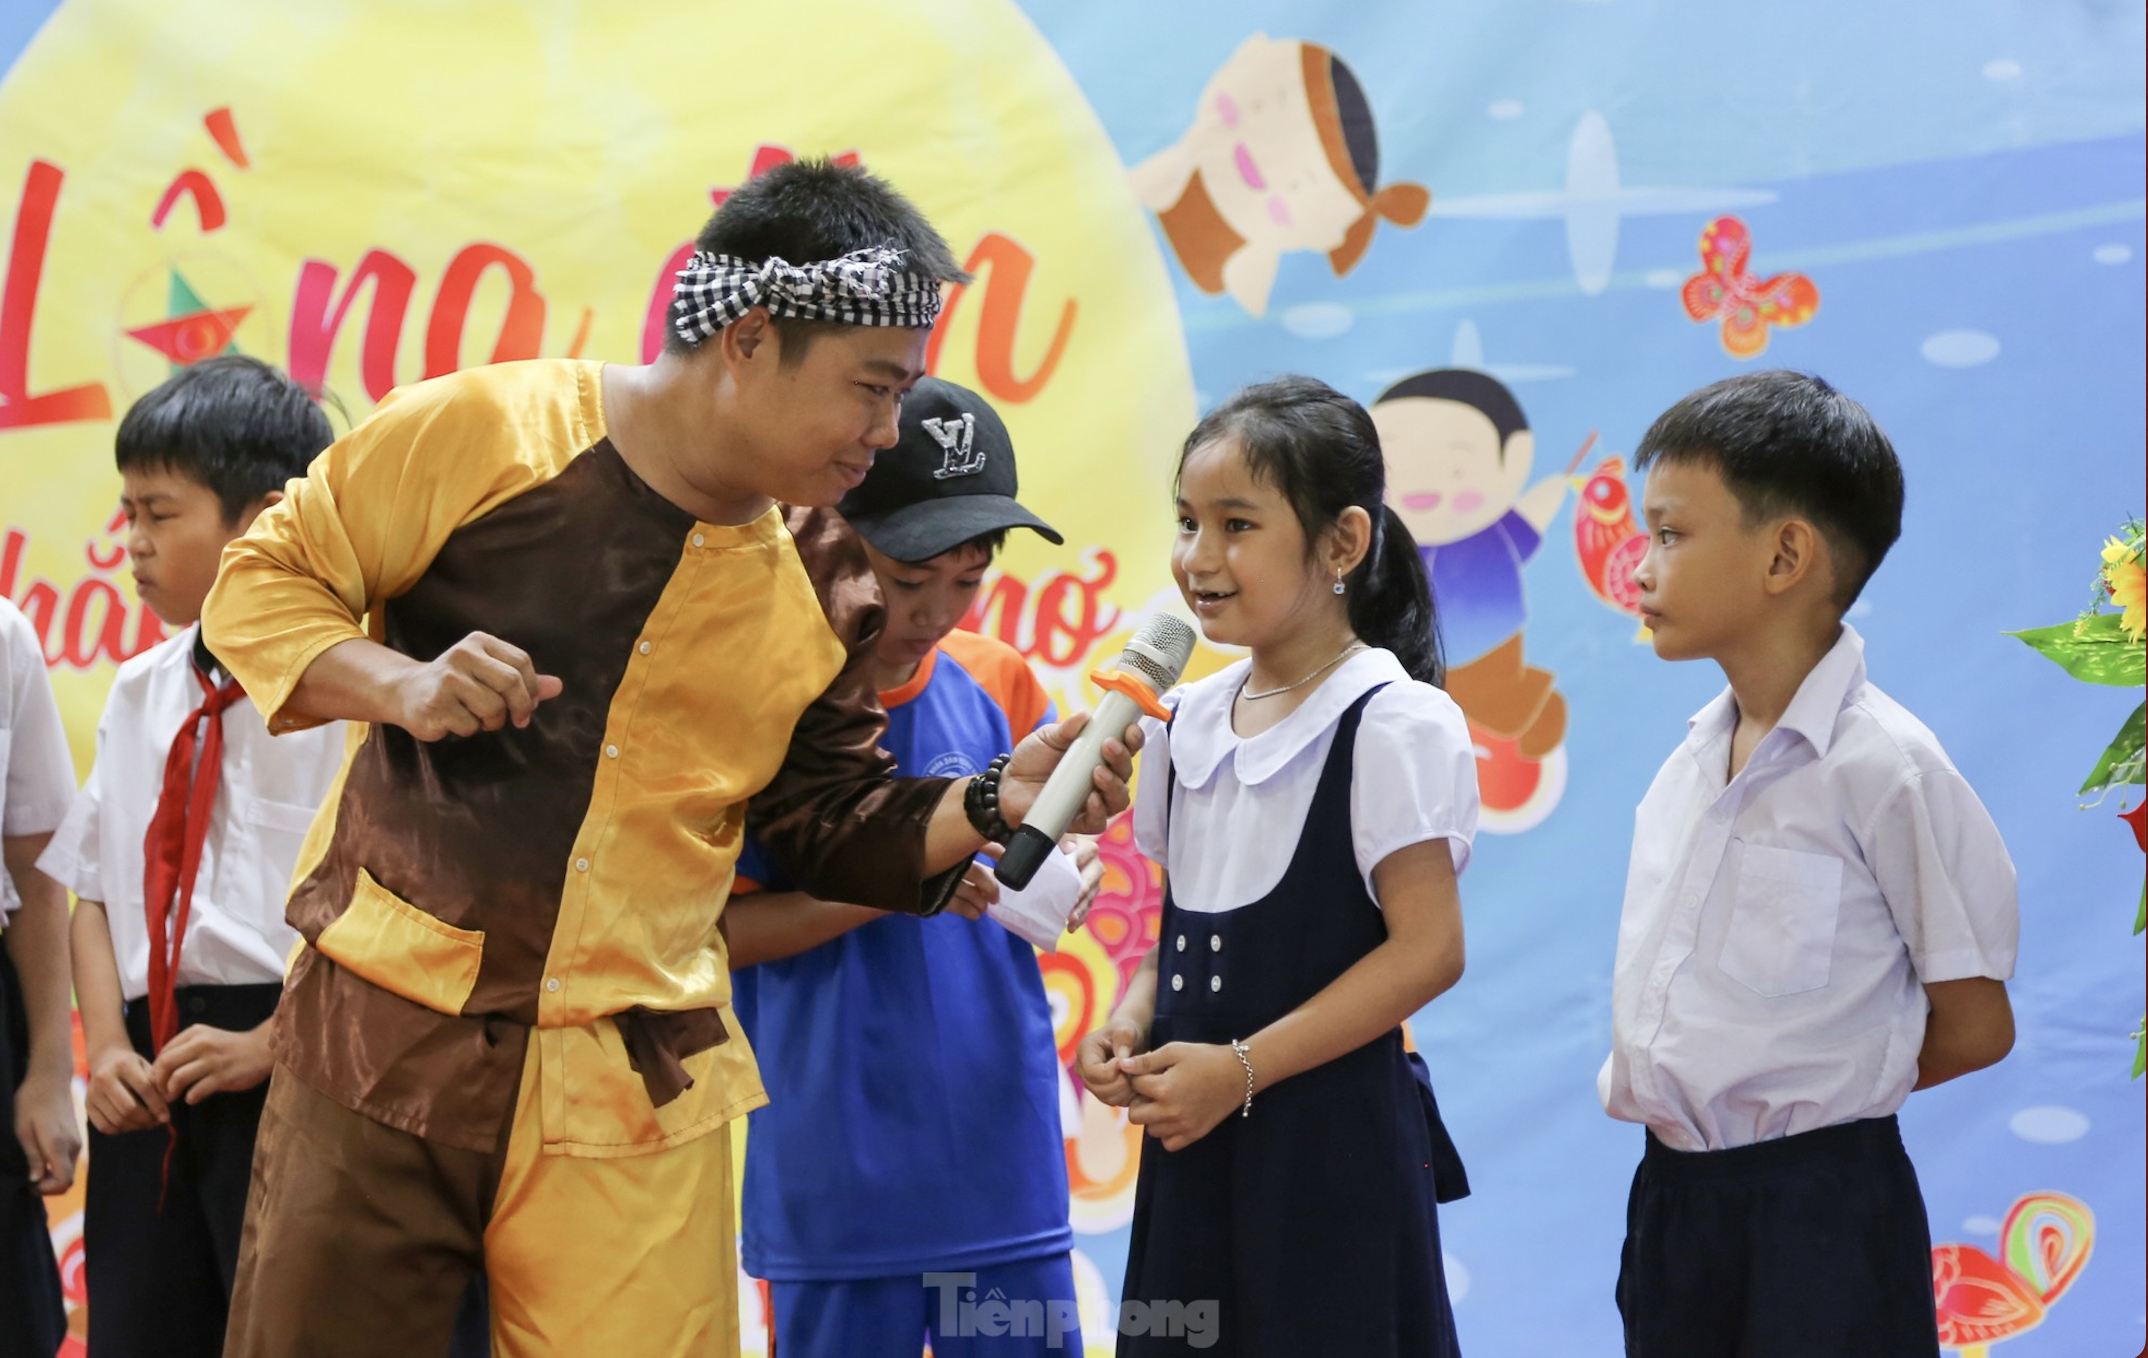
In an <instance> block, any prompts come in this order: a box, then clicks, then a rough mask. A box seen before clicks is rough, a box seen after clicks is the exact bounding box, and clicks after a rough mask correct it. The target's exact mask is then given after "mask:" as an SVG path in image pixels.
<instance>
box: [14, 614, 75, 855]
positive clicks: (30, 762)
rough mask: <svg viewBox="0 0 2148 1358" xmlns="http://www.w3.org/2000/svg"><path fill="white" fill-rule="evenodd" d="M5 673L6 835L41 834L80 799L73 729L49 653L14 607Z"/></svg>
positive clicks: (56, 823)
mask: <svg viewBox="0 0 2148 1358" xmlns="http://www.w3.org/2000/svg"><path fill="white" fill-rule="evenodd" d="M0 646H5V647H6V648H7V654H6V656H5V657H0V676H4V677H5V679H6V690H7V691H6V692H5V693H0V700H4V701H5V702H6V703H7V711H6V712H5V713H0V766H4V767H5V770H6V782H7V785H6V787H5V788H0V834H5V835H41V834H44V833H46V832H47V831H49V830H51V829H53V828H55V827H56V826H58V825H59V823H60V820H61V818H62V817H64V816H65V815H66V814H67V807H68V804H69V803H71V802H72V801H74V797H75V762H74V757H73V756H72V755H70V754H69V753H68V750H67V728H66V727H65V726H63V725H62V724H61V722H60V705H59V704H58V703H57V702H55V701H54V700H53V697H52V680H51V679H50V678H49V677H47V675H46V673H45V656H44V652H43V651H42V649H40V647H39V646H38V642H37V633H36V632H35V631H33V630H31V627H30V622H29V619H27V618H25V617H23V616H22V614H20V613H18V612H16V611H15V609H14V608H13V607H12V606H11V607H9V608H7V609H5V610H0Z"/></svg>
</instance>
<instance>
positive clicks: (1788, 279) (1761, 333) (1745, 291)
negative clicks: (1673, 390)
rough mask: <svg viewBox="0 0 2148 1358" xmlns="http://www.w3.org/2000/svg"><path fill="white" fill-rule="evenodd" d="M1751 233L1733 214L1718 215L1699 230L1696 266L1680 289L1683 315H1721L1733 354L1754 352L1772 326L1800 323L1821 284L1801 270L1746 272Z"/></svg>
mask: <svg viewBox="0 0 2148 1358" xmlns="http://www.w3.org/2000/svg"><path fill="white" fill-rule="evenodd" d="M1752 254H1753V233H1752V232H1751V231H1749V230H1747V229H1746V225H1745V223H1744V222H1741V221H1739V220H1738V219H1737V218H1736V217H1718V218H1716V219H1715V220H1714V221H1712V222H1710V223H1708V226H1707V229H1706V230H1704V231H1702V232H1701V238H1700V257H1701V271H1700V272H1699V273H1697V274H1695V275H1693V276H1692V277H1691V278H1688V279H1687V280H1686V285H1685V288H1684V290H1683V291H1682V292H1681V293H1680V294H1679V296H1680V299H1681V300H1682V301H1684V303H1685V307H1686V315H1688V316H1691V317H1692V318H1693V319H1694V320H1696V321H1707V320H1713V319H1715V318H1717V317H1721V318H1722V321H1723V348H1724V350H1725V352H1727V353H1729V354H1730V356H1731V357H1732V358H1755V357H1758V356H1759V354H1760V352H1761V350H1763V349H1766V348H1767V347H1768V329H1769V327H1771V326H1783V327H1788V326H1793V325H1803V324H1804V323H1805V322H1807V321H1809V320H1811V319H1812V316H1813V313H1814V312H1816V311H1818V310H1819V309H1820V290H1819V289H1818V288H1816V287H1814V286H1813V282H1812V280H1811V279H1809V278H1807V277H1806V276H1805V275H1803V274H1801V273H1779V274H1776V275H1775V276H1774V277H1772V278H1755V277H1753V276H1752V275H1751V274H1750V273H1748V272H1746V268H1745V266H1746V263H1747V261H1748V260H1750V259H1751V258H1752Z"/></svg>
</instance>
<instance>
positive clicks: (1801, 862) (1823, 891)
mask: <svg viewBox="0 0 2148 1358" xmlns="http://www.w3.org/2000/svg"><path fill="white" fill-rule="evenodd" d="M1841 907H1842V860H1841V859H1839V858H1836V857H1834V856H1833V855H1832V854H1824V853H1801V852H1799V851H1798V850H1796V849H1778V848H1774V847H1771V846H1769V845H1765V844H1747V845H1745V846H1744V854H1743V856H1742V858H1741V861H1740V863H1739V865H1738V887H1737V900H1736V903H1735V904H1734V905H1733V906H1732V908H1731V915H1730V929H1729V931H1728V932H1727V933H1726V934H1725V935H1724V938H1723V955H1722V960H1721V961H1720V963H1719V964H1718V965H1719V966H1720V967H1721V968H1722V970H1723V973H1724V974H1725V975H1726V976H1729V977H1731V978H1732V979H1733V980H1736V981H1738V982H1739V983H1741V984H1743V985H1745V986H1746V987H1748V988H1749V989H1751V990H1753V991H1754V992H1755V993H1757V994H1761V995H1767V996H1770V997H1772V996H1777V995H1795V994H1798V993H1799V992H1801V991H1806V990H1817V989H1819V988H1820V987H1821V986H1824V985H1826V984H1827V976H1828V969H1829V965H1830V963H1831V961H1832V959H1833V957H1834V951H1835V921H1836V916H1837V914H1839V913H1840V911H1841Z"/></svg>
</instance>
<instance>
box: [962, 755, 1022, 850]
mask: <svg viewBox="0 0 2148 1358" xmlns="http://www.w3.org/2000/svg"><path fill="white" fill-rule="evenodd" d="M1013 757H1014V756H1013V755H1011V754H1003V755H1000V756H999V757H998V758H996V759H994V760H993V761H992V762H991V763H990V764H987V765H985V771H984V772H983V773H980V774H978V775H977V776H976V777H974V778H972V779H970V785H969V787H968V788H966V789H965V790H964V791H963V793H962V814H963V815H965V816H967V817H969V822H970V828H971V829H973V830H975V831H976V832H977V833H978V834H980V835H983V836H984V837H985V838H986V839H987V840H989V841H990V842H992V843H994V844H1005V843H1006V842H1007V841H1008V840H1010V839H1012V838H1013V837H1014V827H1013V826H1011V825H1009V824H1007V821H1006V819H1005V818H1004V817H1003V816H1001V815H1000V813H999V780H1000V775H1002V774H1004V773H1005V772H1006V771H1007V761H1008V760H1009V759H1012V758H1013Z"/></svg>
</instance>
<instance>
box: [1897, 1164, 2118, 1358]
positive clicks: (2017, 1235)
mask: <svg viewBox="0 0 2148 1358" xmlns="http://www.w3.org/2000/svg"><path fill="white" fill-rule="evenodd" d="M2095 1238H2096V1219H2095V1215H2094V1214H2093V1213H2091V1212H2090V1211H2089V1210H2088V1206H2087V1204H2085V1203H2083V1202H2081V1201H2080V1200H2079V1199H2077V1198H2071V1197H2068V1196H2067V1195H2065V1194H2064V1193H2031V1194H2029V1195H2028V1196H2026V1197H2024V1198H2022V1199H2021V1200H2020V1201H2018V1202H2016V1203H2015V1204H2014V1206H2013V1210H2011V1211H2009V1212H2008V1213H2007V1214H2006V1223H2005V1224H2004V1225H2003V1226H2001V1227H2000V1228H1999V1253H2000V1255H2001V1256H2002V1258H1999V1259H1994V1258H1992V1257H1991V1256H1990V1255H1988V1254H1986V1253H1984V1251H1982V1250H1980V1249H1978V1248H1977V1247H1976V1246H1974V1245H1939V1246H1936V1247H1935V1248H1934V1249H1933V1250H1932V1302H1933V1305H1934V1306H1936V1307H1937V1308H1938V1311H1939V1342H1940V1343H1942V1344H1944V1345H1946V1346H1947V1347H1948V1348H1951V1349H1954V1350H1956V1351H1957V1352H1959V1353H1960V1354H1961V1358H1986V1355H1987V1354H1988V1353H1989V1352H1990V1349H1991V1346H1992V1345H1993V1344H1995V1343H1997V1342H1999V1341H2000V1340H2002V1339H2012V1338H2013V1337H2014V1336H2016V1335H2019V1334H2022V1333H2024V1332H2026V1331H2028V1330H2032V1329H2034V1328H2036V1327H2037V1326H2038V1325H2040V1324H2042V1323H2043V1319H2044V1316H2045V1315H2046V1314H2047V1313H2049V1311H2050V1309H2051V1306H2052V1304H2053V1303H2054V1302H2056V1301H2057V1300H2058V1299H2059V1298H2060V1297H2061V1296H2063V1295H2064V1294H2065V1292H2066V1289H2067V1288H2069V1287H2072V1286H2073V1283H2074V1279H2076V1278H2078V1277H2080V1276H2081V1269H2082V1268H2083V1266H2085V1265H2086V1264H2087V1263H2088V1255H2089V1250H2090V1249H2091V1248H2092V1247H2093V1245H2094V1243H2095Z"/></svg>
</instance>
